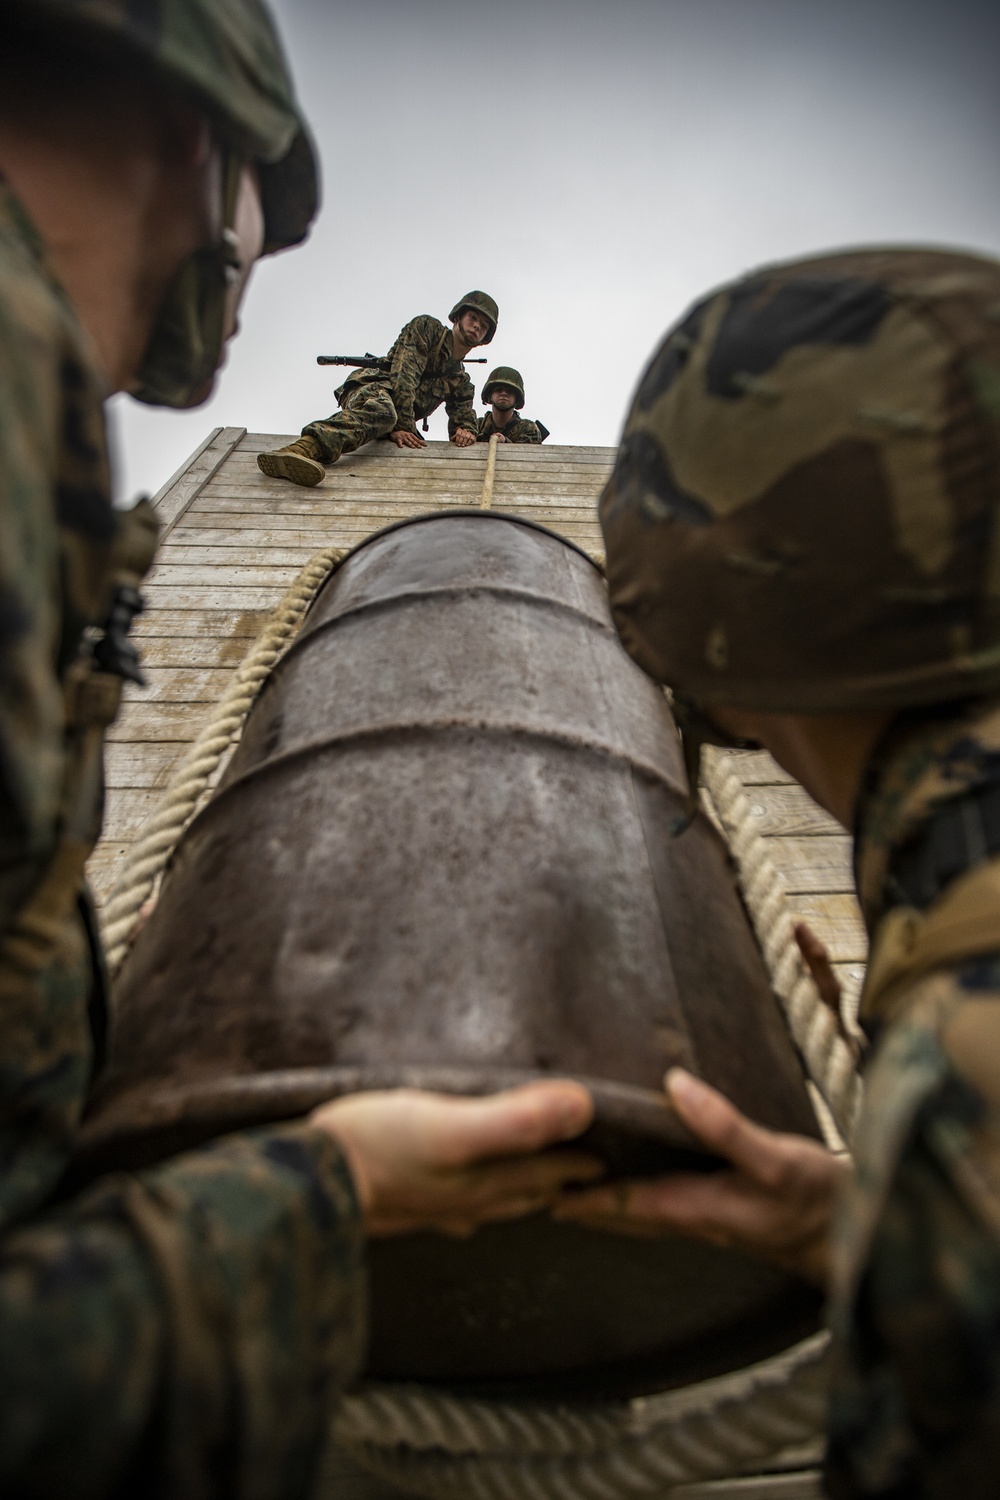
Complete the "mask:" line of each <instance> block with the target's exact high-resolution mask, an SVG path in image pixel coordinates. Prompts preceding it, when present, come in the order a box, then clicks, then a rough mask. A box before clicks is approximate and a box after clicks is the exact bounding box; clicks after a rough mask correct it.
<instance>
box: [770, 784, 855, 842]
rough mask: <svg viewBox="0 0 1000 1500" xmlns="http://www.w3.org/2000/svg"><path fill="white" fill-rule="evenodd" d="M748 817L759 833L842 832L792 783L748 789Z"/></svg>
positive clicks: (828, 816)
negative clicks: (749, 816) (752, 820)
mask: <svg viewBox="0 0 1000 1500" xmlns="http://www.w3.org/2000/svg"><path fill="white" fill-rule="evenodd" d="M747 795H748V796H749V799H750V815H751V817H752V818H754V819H755V821H756V826H757V828H758V829H759V831H760V832H761V833H765V834H770V833H776V834H805V835H808V834H813V833H826V834H829V833H836V834H840V833H843V829H842V828H841V826H840V824H839V823H837V822H835V820H834V819H833V818H831V817H830V814H829V813H827V812H824V811H823V809H822V808H821V807H818V806H817V805H816V803H815V802H814V801H813V799H812V798H811V797H810V796H809V794H808V792H806V791H804V790H803V788H802V787H800V786H799V785H798V784H797V783H796V782H792V783H791V785H789V786H756V787H752V788H749V789H748V793H747Z"/></svg>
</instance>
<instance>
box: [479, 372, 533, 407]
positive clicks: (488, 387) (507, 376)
mask: <svg viewBox="0 0 1000 1500" xmlns="http://www.w3.org/2000/svg"><path fill="white" fill-rule="evenodd" d="M495 385H505V386H508V387H509V388H510V390H512V391H513V392H514V395H515V396H516V397H517V400H516V401H515V402H514V409H515V411H520V410H521V407H522V406H523V405H524V381H523V380H522V379H521V372H520V370H515V369H514V366H513V365H497V367H496V369H495V370H491V371H490V373H489V376H488V377H487V381H486V384H485V385H484V386H483V401H484V402H488V401H489V400H490V398H491V397H492V395H493V387H494V386H495Z"/></svg>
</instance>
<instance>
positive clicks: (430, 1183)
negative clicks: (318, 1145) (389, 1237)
mask: <svg viewBox="0 0 1000 1500" xmlns="http://www.w3.org/2000/svg"><path fill="white" fill-rule="evenodd" d="M593 1113H594V1106H593V1101H592V1100H591V1097H590V1095H589V1094H588V1092H587V1090H586V1089H585V1088H583V1087H582V1086H581V1085H580V1084H578V1083H572V1082H570V1081H568V1080H566V1081H562V1080H558V1081H557V1080H553V1081H552V1082H551V1083H549V1082H545V1083H532V1084H527V1085H525V1086H524V1087H523V1088H516V1089H508V1090H506V1091H505V1092H504V1093H501V1094H493V1095H491V1096H490V1097H488V1098H485V1099H459V1098H452V1097H449V1096H446V1095H443V1094H429V1093H422V1092H420V1091H418V1090H416V1089H393V1090H389V1091H385V1092H381V1093H370V1094H354V1095H351V1096H350V1097H348V1098H345V1099H337V1100H334V1101H333V1102H332V1103H330V1104H324V1105H322V1106H321V1107H320V1108H319V1109H317V1110H314V1111H313V1113H312V1115H311V1116H310V1124H312V1125H315V1126H318V1127H319V1128H320V1129H321V1130H326V1131H329V1133H330V1134H331V1135H333V1136H335V1137H336V1139H337V1140H338V1141H339V1143H340V1145H341V1147H342V1149H343V1151H344V1154H345V1156H346V1157H347V1161H348V1165H349V1166H350V1169H351V1174H352V1176H353V1178H354V1182H355V1186H356V1188H357V1192H358V1197H359V1199H360V1201H361V1206H362V1211H363V1214H364V1222H365V1229H366V1231H367V1233H368V1234H375V1235H385V1234H403V1233H406V1232H408V1231H410V1230H414V1229H437V1230H441V1231H443V1232H444V1233H446V1234H457V1235H466V1234H471V1233H472V1232H473V1230H474V1229H475V1228H476V1227H477V1226H478V1225H480V1224H485V1223H489V1222H491V1221H493V1220H497V1219H511V1218H518V1217H520V1216H521V1215H522V1214H529V1213H536V1212H537V1211H538V1210H540V1209H544V1208H548V1207H550V1206H551V1205H552V1204H553V1203H554V1202H555V1201H556V1200H557V1198H558V1197H559V1194H560V1192H561V1191H562V1190H563V1189H564V1188H566V1187H568V1186H569V1184H571V1183H586V1182H592V1181H594V1179H595V1178H597V1177H599V1176H600V1175H601V1173H602V1172H603V1170H604V1169H603V1167H602V1165H601V1164H600V1163H599V1162H597V1161H596V1160H595V1159H594V1158H593V1157H590V1156H588V1155H586V1154H585V1153H583V1152H582V1151H568V1150H566V1149H563V1150H560V1151H546V1150H545V1147H547V1146H555V1145H558V1144H560V1143H562V1142H564V1141H568V1140H572V1139H573V1138H574V1137H575V1136H578V1135H579V1134H580V1132H581V1131H583V1130H586V1128H587V1126H588V1125H589V1124H590V1121H591V1119H592V1117H593Z"/></svg>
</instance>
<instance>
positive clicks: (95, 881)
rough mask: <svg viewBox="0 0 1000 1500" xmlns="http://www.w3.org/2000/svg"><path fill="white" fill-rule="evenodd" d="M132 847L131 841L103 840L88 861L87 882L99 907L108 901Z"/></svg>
mask: <svg viewBox="0 0 1000 1500" xmlns="http://www.w3.org/2000/svg"><path fill="white" fill-rule="evenodd" d="M131 847H132V842H131V840H130V839H102V840H101V842H100V843H99V844H98V846H97V848H96V849H95V850H94V852H93V854H92V855H91V856H90V858H89V859H88V861H87V880H88V881H89V883H90V888H91V891H92V892H93V894H94V897H95V899H96V901H97V905H98V907H100V906H101V904H102V903H103V902H104V901H105V900H106V899H107V896H108V894H109V893H110V891H111V887H112V886H113V885H114V883H115V881H116V880H117V878H118V871H119V870H120V869H121V865H122V861H123V860H124V858H125V856H126V854H127V853H128V851H129V849H130V848H131Z"/></svg>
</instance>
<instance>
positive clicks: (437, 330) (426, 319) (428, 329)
mask: <svg viewBox="0 0 1000 1500" xmlns="http://www.w3.org/2000/svg"><path fill="white" fill-rule="evenodd" d="M401 331H402V332H403V333H416V334H422V335H423V336H424V337H432V338H433V337H438V338H439V337H440V336H441V334H442V333H444V332H445V325H444V324H443V323H442V322H441V319H440V318H435V317H434V315H433V313H418V314H417V316H416V317H415V318H411V319H410V321H409V322H408V323H404V325H403V328H402V330H401Z"/></svg>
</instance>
